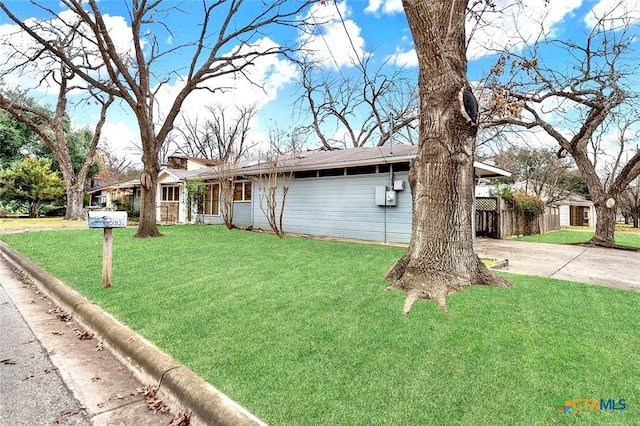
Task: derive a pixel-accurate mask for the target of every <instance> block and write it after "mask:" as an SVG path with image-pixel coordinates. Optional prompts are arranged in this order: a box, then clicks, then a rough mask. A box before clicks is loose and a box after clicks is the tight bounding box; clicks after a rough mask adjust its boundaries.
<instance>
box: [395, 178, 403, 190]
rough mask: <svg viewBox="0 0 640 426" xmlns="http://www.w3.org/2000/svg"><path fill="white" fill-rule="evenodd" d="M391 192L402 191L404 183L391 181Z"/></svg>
mask: <svg viewBox="0 0 640 426" xmlns="http://www.w3.org/2000/svg"><path fill="white" fill-rule="evenodd" d="M393 190H394V191H404V181H403V180H394V181H393Z"/></svg>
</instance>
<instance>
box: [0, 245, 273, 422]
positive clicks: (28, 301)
mask: <svg viewBox="0 0 640 426" xmlns="http://www.w3.org/2000/svg"><path fill="white" fill-rule="evenodd" d="M0 285H1V286H2V288H4V289H5V290H6V293H7V294H8V295H9V298H7V303H11V302H13V303H14V304H15V306H16V307H17V309H18V310H19V311H20V313H21V314H22V317H24V320H25V321H26V323H27V324H28V326H29V328H31V329H32V330H33V333H34V334H35V336H36V337H37V339H38V340H39V341H40V342H41V343H42V346H43V347H44V348H45V350H46V352H47V353H48V355H49V358H50V360H51V362H52V363H53V365H54V366H55V368H57V371H58V372H59V373H60V377H61V378H62V379H63V382H64V384H65V385H66V387H67V388H68V389H70V391H71V393H72V394H73V396H74V397H75V398H76V399H77V401H78V402H79V405H76V407H80V410H78V409H76V408H73V407H74V405H73V401H71V404H70V407H72V408H71V409H69V410H66V411H71V412H73V411H74V410H75V411H82V412H81V413H80V412H79V413H78V414H79V416H77V417H78V419H77V421H78V422H79V423H77V424H86V423H81V421H82V420H81V417H84V418H85V419H86V418H88V419H89V421H90V422H91V424H94V425H109V426H111V425H124V426H127V425H132V424H135V425H158V424H169V423H170V422H171V421H172V417H173V416H165V415H162V414H159V413H158V414H154V413H153V411H150V410H148V408H147V402H146V401H145V400H144V397H143V395H141V394H140V393H139V392H137V390H139V389H144V388H147V387H149V386H152V385H153V386H155V385H157V386H158V392H157V397H158V398H160V399H161V400H162V402H166V403H167V405H168V406H170V407H171V411H172V414H176V413H177V414H181V413H190V417H191V424H193V425H210V424H216V425H233V426H236V425H238V426H240V425H252V426H254V425H264V423H263V422H262V421H260V420H259V419H258V418H256V417H255V416H253V415H252V414H251V413H250V412H248V411H247V410H246V409H244V408H243V407H241V406H240V405H239V404H237V403H236V402H234V401H232V400H231V399H230V398H229V397H227V396H226V395H225V394H223V393H222V392H220V391H219V390H218V389H216V388H214V387H213V386H211V385H210V384H209V383H207V382H205V381H204V380H203V379H202V378H200V377H199V376H197V375H196V374H195V373H193V372H192V371H191V370H189V369H187V368H186V367H185V366H183V365H181V364H180V363H178V362H177V361H176V360H174V359H173V358H171V357H170V356H169V355H167V354H166V353H164V352H163V351H161V350H160V349H159V348H157V347H156V346H154V345H153V344H152V343H150V342H148V341H147V340H146V339H144V338H143V337H142V336H140V335H138V334H136V333H135V332H133V331H132V330H131V329H129V328H128V327H126V326H125V325H123V324H122V323H120V322H119V321H117V320H116V319H115V318H113V317H112V316H111V315H109V314H108V313H106V312H105V311H103V310H102V309H101V308H100V307H99V306H97V305H95V304H93V303H91V302H90V301H88V300H87V299H85V298H84V297H82V296H81V295H80V294H78V293H77V292H75V291H74V290H72V289H70V288H69V287H68V286H66V285H65V284H64V283H63V282H61V281H60V280H58V279H56V278H54V277H52V276H51V275H49V274H48V273H47V272H46V271H44V270H43V269H42V268H40V267H39V266H37V265H35V264H34V263H33V262H31V261H30V260H29V259H27V258H25V257H24V256H22V255H21V254H20V253H18V252H16V251H15V250H13V249H12V248H11V247H9V246H8V245H6V244H5V243H4V242H2V241H0ZM60 309H63V310H64V311H65V314H69V316H70V317H71V318H70V319H69V320H68V321H61V320H60V318H59V314H60V313H61V312H60ZM7 318H8V317H7ZM14 319H15V317H14ZM18 326H19V324H18V325H16V327H18ZM4 327H7V328H9V327H11V328H13V327H14V324H5V322H4V320H3V328H4ZM85 332H90V333H92V334H93V335H94V337H93V338H92V339H89V340H84V339H80V338H79V336H80V335H82V334H83V333H85ZM3 338H4V337H3ZM98 349H100V350H98ZM8 350H11V348H8ZM2 353H3V354H4V351H3V352H2ZM12 356H13V355H11V354H9V355H3V358H5V357H7V358H11V357H12ZM17 356H18V355H15V356H13V357H17ZM12 366H13V365H7V366H6V367H12ZM0 367H5V366H4V365H0ZM0 390H1V391H2V394H0V399H3V398H5V393H9V392H10V391H11V389H8V388H4V387H2V388H0ZM43 392H47V390H46V389H45V390H43ZM49 392H53V393H54V395H55V394H57V393H58V391H57V390H55V389H53V388H50V389H49ZM39 396H42V395H37V394H36V395H35V396H33V398H37V397H39ZM43 397H44V398H40V399H35V400H34V399H31V400H30V401H29V403H30V404H35V405H37V404H40V400H45V399H46V398H47V397H50V395H43ZM26 398H30V397H29V396H26ZM71 399H73V398H71ZM151 402H155V398H152V400H151ZM58 411H59V410H58ZM9 420H10V421H9V422H8V423H6V422H4V420H3V421H0V424H11V425H22V424H25V425H26V424H29V425H32V424H35V425H40V424H52V422H50V421H48V420H45V421H44V422H38V423H32V422H29V421H26V422H23V421H22V419H20V418H16V419H9ZM61 424H64V423H61ZM176 424H184V423H176Z"/></svg>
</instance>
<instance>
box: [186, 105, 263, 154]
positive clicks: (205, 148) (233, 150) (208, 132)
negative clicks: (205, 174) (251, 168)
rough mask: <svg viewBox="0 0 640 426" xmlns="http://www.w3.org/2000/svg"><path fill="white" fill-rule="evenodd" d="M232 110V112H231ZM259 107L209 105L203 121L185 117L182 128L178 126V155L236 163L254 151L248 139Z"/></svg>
mask: <svg viewBox="0 0 640 426" xmlns="http://www.w3.org/2000/svg"><path fill="white" fill-rule="evenodd" d="M230 109H231V111H230ZM257 111H258V108H257V106H256V105H255V104H253V105H248V106H239V105H236V106H235V107H234V108H231V107H227V106H224V105H220V104H216V105H209V106H207V112H208V113H207V114H205V118H204V119H202V118H201V116H200V115H199V116H197V117H196V118H194V119H192V118H189V117H187V116H185V115H183V116H182V125H178V126H177V132H178V133H179V135H180V142H177V141H176V143H178V149H177V150H178V152H181V153H183V154H185V155H189V156H192V157H199V158H208V159H211V160H221V161H224V162H230V163H236V162H238V160H240V159H241V158H243V157H244V156H245V155H246V154H247V152H248V151H249V150H250V149H251V148H253V146H254V144H250V143H249V142H248V140H247V137H248V134H249V130H250V129H251V120H253V118H254V117H255V115H256V113H257Z"/></svg>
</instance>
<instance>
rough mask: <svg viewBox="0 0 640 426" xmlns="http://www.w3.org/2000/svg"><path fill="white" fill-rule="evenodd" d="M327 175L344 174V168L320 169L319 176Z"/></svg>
mask: <svg viewBox="0 0 640 426" xmlns="http://www.w3.org/2000/svg"><path fill="white" fill-rule="evenodd" d="M327 176H344V168H342V169H324V170H320V177H327Z"/></svg>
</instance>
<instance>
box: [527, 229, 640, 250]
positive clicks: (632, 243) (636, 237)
mask: <svg viewBox="0 0 640 426" xmlns="http://www.w3.org/2000/svg"><path fill="white" fill-rule="evenodd" d="M593 233H594V231H593V230H591V231H590V232H584V231H579V230H561V231H554V232H547V233H546V234H538V235H525V236H522V237H518V238H515V239H516V240H518V241H529V242H535V243H551V244H581V243H586V242H587V241H589V240H590V239H591V237H593ZM614 237H615V241H616V245H618V246H621V247H634V248H639V249H640V233H637V232H635V233H629V232H627V233H624V232H616V233H615V235H614Z"/></svg>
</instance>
